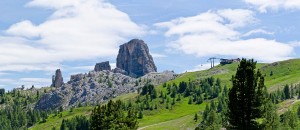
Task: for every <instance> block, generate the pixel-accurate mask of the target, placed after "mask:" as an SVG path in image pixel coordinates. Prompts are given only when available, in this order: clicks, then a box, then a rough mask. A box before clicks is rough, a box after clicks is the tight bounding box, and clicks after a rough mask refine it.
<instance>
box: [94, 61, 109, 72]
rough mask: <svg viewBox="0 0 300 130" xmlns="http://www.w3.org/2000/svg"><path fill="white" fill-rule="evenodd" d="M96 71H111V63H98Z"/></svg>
mask: <svg viewBox="0 0 300 130" xmlns="http://www.w3.org/2000/svg"><path fill="white" fill-rule="evenodd" d="M94 70H95V71H102V70H111V67H110V65H109V61H105V62H101V63H97V64H96V65H95V68H94Z"/></svg>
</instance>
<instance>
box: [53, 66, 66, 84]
mask: <svg viewBox="0 0 300 130" xmlns="http://www.w3.org/2000/svg"><path fill="white" fill-rule="evenodd" d="M63 84H64V80H63V77H62V74H61V71H60V69H57V70H56V71H55V75H53V76H52V85H51V86H52V87H61V86H62V85H63Z"/></svg>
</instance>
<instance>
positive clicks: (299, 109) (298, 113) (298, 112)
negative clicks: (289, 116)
mask: <svg viewBox="0 0 300 130" xmlns="http://www.w3.org/2000/svg"><path fill="white" fill-rule="evenodd" d="M297 115H298V118H300V105H299V106H298V108H297Z"/></svg>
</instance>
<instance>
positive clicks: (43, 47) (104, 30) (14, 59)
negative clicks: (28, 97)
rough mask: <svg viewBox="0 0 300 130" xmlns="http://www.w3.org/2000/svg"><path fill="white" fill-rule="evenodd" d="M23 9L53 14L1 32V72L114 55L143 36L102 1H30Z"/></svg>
mask: <svg viewBox="0 0 300 130" xmlns="http://www.w3.org/2000/svg"><path fill="white" fill-rule="evenodd" d="M26 6H27V7H41V8H47V9H51V10H53V13H52V15H51V16H49V17H48V19H47V20H46V21H44V22H42V23H40V24H34V23H33V22H32V21H30V20H24V21H21V22H19V23H15V24H13V25H12V26H10V27H9V28H8V29H7V30H4V32H5V34H4V35H2V36H1V35H0V61H1V63H0V71H5V70H7V69H8V70H12V69H9V68H7V66H11V65H12V66H19V67H20V68H18V70H20V71H21V70H27V69H29V70H32V69H34V70H35V67H38V66H40V65H44V64H49V63H55V64H59V63H61V62H63V61H75V60H83V59H93V58H99V57H102V58H103V57H110V56H116V54H117V50H118V46H119V45H120V44H122V43H124V42H125V41H126V40H128V38H129V37H136V36H141V35H143V34H144V33H145V31H144V28H143V27H142V26H140V25H137V24H136V23H134V22H133V21H132V20H131V19H130V18H129V16H128V15H127V14H126V13H124V12H121V11H119V10H118V9H116V7H114V6H113V5H111V4H110V3H108V2H105V1H102V0H63V1H61V0H32V1H30V2H29V3H28V4H27V5H26ZM28 66H29V67H28ZM31 66H35V67H31Z"/></svg>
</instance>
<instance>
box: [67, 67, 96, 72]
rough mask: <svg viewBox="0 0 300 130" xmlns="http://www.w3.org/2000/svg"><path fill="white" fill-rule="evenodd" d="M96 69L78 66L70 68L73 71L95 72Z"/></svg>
mask: <svg viewBox="0 0 300 130" xmlns="http://www.w3.org/2000/svg"><path fill="white" fill-rule="evenodd" d="M94 67H95V66H76V67H70V68H69V69H72V70H88V71H90V70H94Z"/></svg>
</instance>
